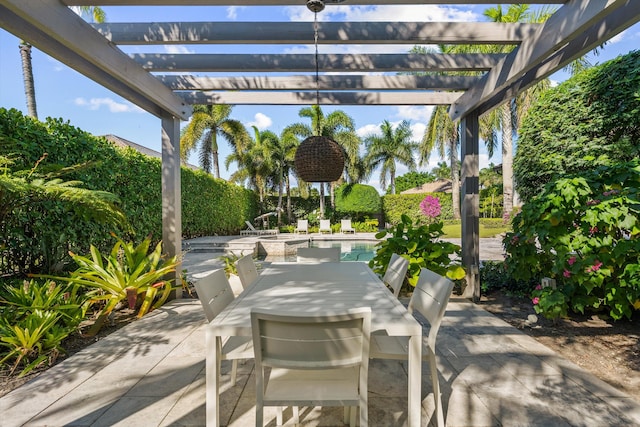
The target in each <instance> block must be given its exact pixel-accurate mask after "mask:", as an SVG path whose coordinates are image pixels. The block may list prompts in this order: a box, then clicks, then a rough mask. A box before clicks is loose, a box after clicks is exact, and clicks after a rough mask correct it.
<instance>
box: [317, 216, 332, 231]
mask: <svg viewBox="0 0 640 427" xmlns="http://www.w3.org/2000/svg"><path fill="white" fill-rule="evenodd" d="M318 232H319V233H320V234H322V233H325V232H326V233H329V234H333V230H332V229H331V220H329V219H321V220H320V228H319V229H318Z"/></svg>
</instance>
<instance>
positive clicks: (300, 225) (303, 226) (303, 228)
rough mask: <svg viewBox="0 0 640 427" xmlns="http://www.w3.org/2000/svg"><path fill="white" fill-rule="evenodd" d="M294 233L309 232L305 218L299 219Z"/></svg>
mask: <svg viewBox="0 0 640 427" xmlns="http://www.w3.org/2000/svg"><path fill="white" fill-rule="evenodd" d="M294 232H295V233H296V234H298V233H307V234H309V221H308V220H306V219H299V220H298V226H297V227H296V229H295V230H294Z"/></svg>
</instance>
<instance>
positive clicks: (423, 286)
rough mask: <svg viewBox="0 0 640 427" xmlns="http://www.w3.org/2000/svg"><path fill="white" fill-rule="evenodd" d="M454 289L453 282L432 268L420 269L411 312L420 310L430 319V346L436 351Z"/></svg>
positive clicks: (410, 303)
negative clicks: (437, 338) (438, 337)
mask: <svg viewBox="0 0 640 427" xmlns="http://www.w3.org/2000/svg"><path fill="white" fill-rule="evenodd" d="M452 291H453V282H452V281H451V280H449V279H447V278H446V277H443V276H441V275H439V274H437V273H434V272H433V271H431V270H428V269H426V268H423V269H422V270H420V277H419V278H418V284H417V285H416V288H415V289H414V290H413V295H411V300H410V301H409V307H408V309H409V312H411V313H413V310H418V311H419V312H420V314H422V315H423V316H424V317H425V319H427V320H428V321H429V324H430V328H429V337H428V339H427V343H428V344H429V348H431V350H433V351H435V345H436V336H437V335H438V329H440V323H442V318H443V317H444V312H445V311H446V309H447V304H448V303H449V297H451V292H452Z"/></svg>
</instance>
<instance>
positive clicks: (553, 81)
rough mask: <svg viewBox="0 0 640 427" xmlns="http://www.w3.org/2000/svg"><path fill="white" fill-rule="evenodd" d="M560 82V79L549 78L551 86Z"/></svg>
mask: <svg viewBox="0 0 640 427" xmlns="http://www.w3.org/2000/svg"><path fill="white" fill-rule="evenodd" d="M559 84H560V81H558V80H553V79H549V86H551V87H556V86H558V85H559Z"/></svg>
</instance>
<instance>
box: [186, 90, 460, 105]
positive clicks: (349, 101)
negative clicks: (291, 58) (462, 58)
mask: <svg viewBox="0 0 640 427" xmlns="http://www.w3.org/2000/svg"><path fill="white" fill-rule="evenodd" d="M176 94H177V95H178V96H180V97H181V98H182V99H184V100H185V101H186V102H188V103H189V104H192V105H196V104H232V105H312V104H315V103H316V93H315V92H176ZM460 95H461V92H427V91H424V92H398V93H390V92H320V104H321V105H449V104H451V103H453V102H454V101H455V100H456V99H457V98H458V97H459V96H460Z"/></svg>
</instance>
